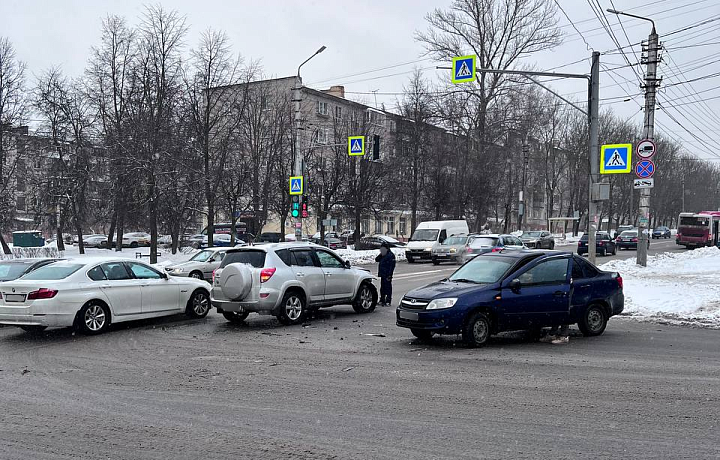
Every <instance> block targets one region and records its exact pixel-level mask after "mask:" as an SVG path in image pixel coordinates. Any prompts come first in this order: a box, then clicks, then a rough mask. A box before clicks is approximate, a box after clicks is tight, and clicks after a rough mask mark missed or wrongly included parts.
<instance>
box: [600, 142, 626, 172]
mask: <svg viewBox="0 0 720 460" xmlns="http://www.w3.org/2000/svg"><path fill="white" fill-rule="evenodd" d="M629 172H632V144H607V145H603V146H602V147H601V148H600V174H625V173H629Z"/></svg>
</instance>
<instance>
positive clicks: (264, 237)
mask: <svg viewBox="0 0 720 460" xmlns="http://www.w3.org/2000/svg"><path fill="white" fill-rule="evenodd" d="M282 239H283V234H282V233H275V232H265V233H261V234H259V235H258V236H257V238H255V241H254V243H279V242H281V241H282Z"/></svg>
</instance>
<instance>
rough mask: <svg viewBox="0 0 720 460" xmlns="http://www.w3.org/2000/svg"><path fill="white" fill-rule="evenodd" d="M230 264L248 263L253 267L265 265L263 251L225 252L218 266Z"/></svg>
mask: <svg viewBox="0 0 720 460" xmlns="http://www.w3.org/2000/svg"><path fill="white" fill-rule="evenodd" d="M230 264H250V265H252V266H253V267H255V268H262V267H263V266H264V265H265V251H252V250H251V251H234V252H228V253H227V254H225V258H224V259H223V261H222V264H221V265H220V268H223V267H225V266H227V265H230Z"/></svg>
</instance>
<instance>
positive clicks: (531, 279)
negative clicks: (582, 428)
mask: <svg viewBox="0 0 720 460" xmlns="http://www.w3.org/2000/svg"><path fill="white" fill-rule="evenodd" d="M623 307H624V295H623V281H622V277H621V276H620V274H618V273H615V272H604V271H602V270H600V269H598V268H597V267H596V266H594V265H592V264H591V263H589V262H588V261H586V260H584V259H583V258H582V257H579V256H574V255H572V254H570V253H560V252H554V251H552V252H551V251H507V252H501V253H491V254H483V255H482V256H480V257H476V258H475V259H473V260H472V261H470V262H468V263H467V264H465V265H463V266H462V267H460V268H459V269H458V270H457V271H456V272H455V273H453V274H452V275H451V276H450V277H449V278H448V279H446V280H443V281H439V282H436V283H432V284H429V285H427V286H424V287H421V288H419V289H414V290H412V291H410V292H408V293H407V294H406V295H405V296H404V297H403V299H402V300H401V302H400V305H399V306H398V307H397V310H396V321H397V325H398V326H400V327H406V328H409V329H410V331H411V332H412V334H413V335H414V336H415V337H418V338H419V339H422V340H429V339H430V338H431V337H432V336H433V334H436V333H439V334H462V337H463V340H464V341H465V342H466V343H467V344H469V345H471V346H480V345H483V344H485V343H487V341H488V339H489V338H490V336H491V335H492V334H497V333H499V332H502V331H511V330H531V331H533V334H535V335H536V336H539V335H540V334H539V332H540V330H541V329H542V328H544V327H551V326H560V325H563V324H567V325H569V324H575V323H577V325H578V327H579V328H580V331H581V332H582V333H583V335H585V336H595V335H600V334H602V333H603V331H605V327H606V325H607V322H608V319H609V318H610V317H611V316H614V315H617V314H620V313H621V312H622V311H623Z"/></svg>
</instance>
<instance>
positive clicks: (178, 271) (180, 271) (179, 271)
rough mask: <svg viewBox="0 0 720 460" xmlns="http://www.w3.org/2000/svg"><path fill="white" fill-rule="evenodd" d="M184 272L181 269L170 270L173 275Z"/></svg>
mask: <svg viewBox="0 0 720 460" xmlns="http://www.w3.org/2000/svg"><path fill="white" fill-rule="evenodd" d="M184 271H185V270H184V269H182V268H173V269H172V272H173V273H182V272H184Z"/></svg>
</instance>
